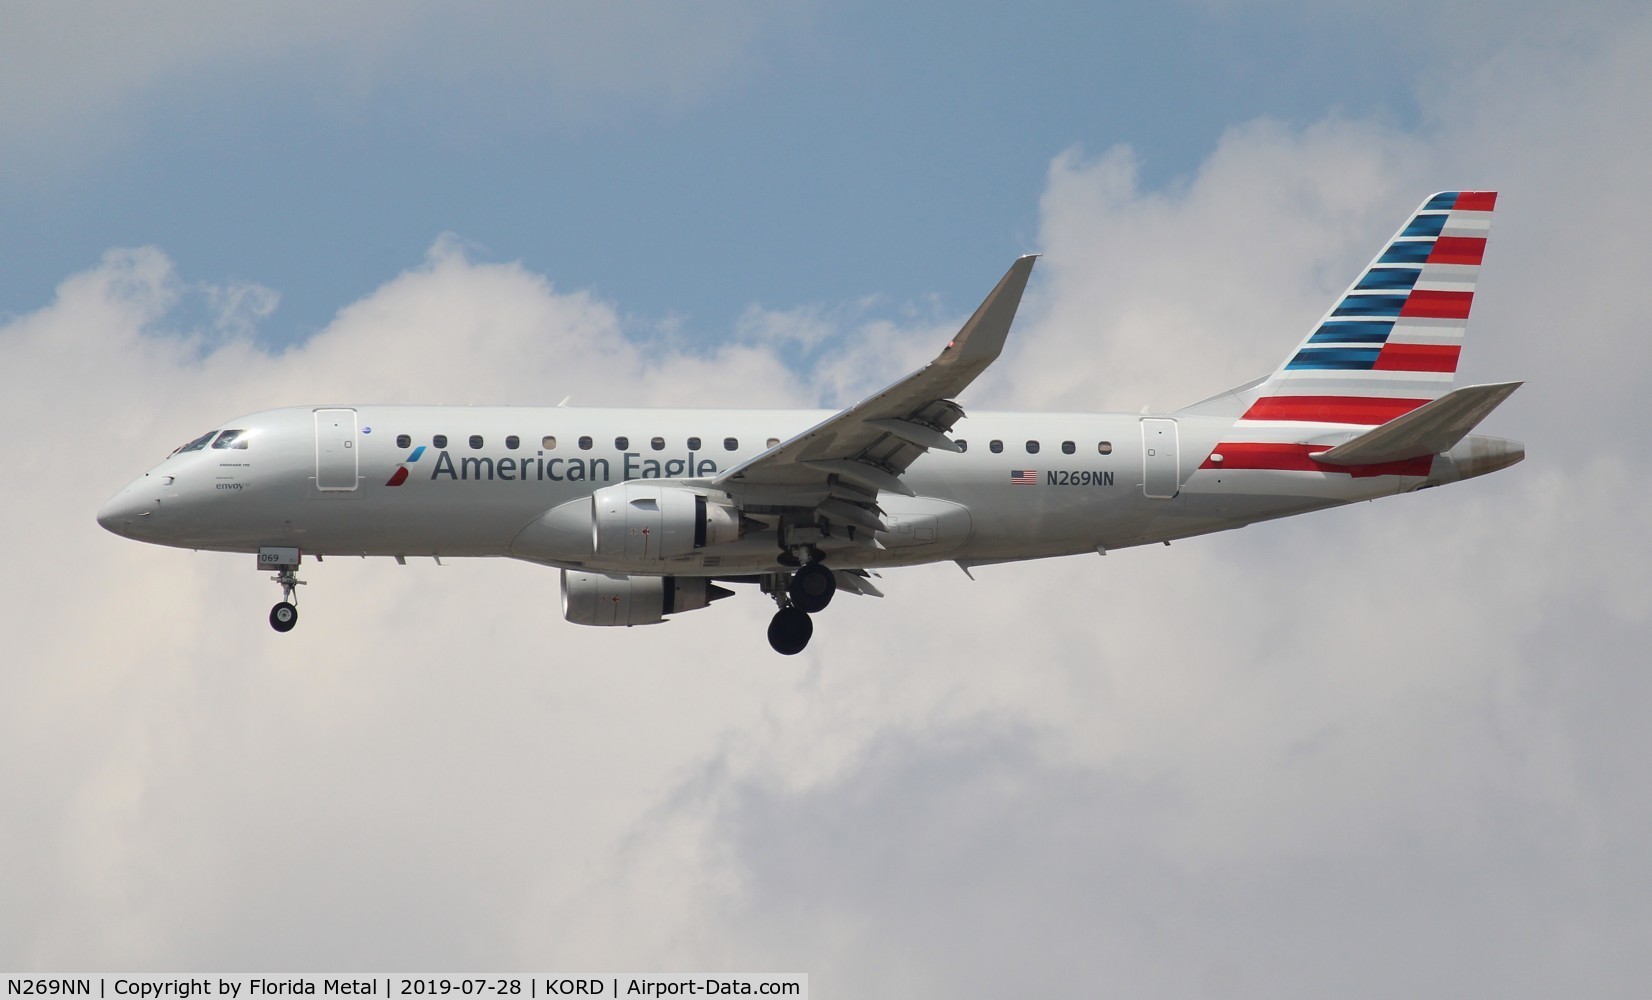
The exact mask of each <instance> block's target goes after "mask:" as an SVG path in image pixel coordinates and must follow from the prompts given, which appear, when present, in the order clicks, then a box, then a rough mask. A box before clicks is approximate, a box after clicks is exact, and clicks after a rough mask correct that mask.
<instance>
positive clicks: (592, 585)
mask: <svg viewBox="0 0 1652 1000" xmlns="http://www.w3.org/2000/svg"><path fill="white" fill-rule="evenodd" d="M732 593H733V591H731V590H725V589H724V588H722V587H719V586H717V585H716V584H714V583H712V582H711V581H710V580H708V579H706V578H705V577H703V576H617V575H612V574H608V573H584V572H581V571H579V570H572V569H565V570H563V571H562V617H564V618H566V619H568V620H569V621H571V622H573V623H574V624H575V625H654V624H657V623H658V622H660V621H661V620H662V619H664V618H665V616H666V615H672V614H676V613H678V612H680V611H698V610H699V609H701V608H703V607H706V606H707V605H709V604H710V603H711V602H712V601H715V600H718V599H719V598H723V597H728V596H729V595H730V594H732Z"/></svg>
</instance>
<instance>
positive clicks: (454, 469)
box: [384, 445, 718, 486]
mask: <svg viewBox="0 0 1652 1000" xmlns="http://www.w3.org/2000/svg"><path fill="white" fill-rule="evenodd" d="M424 453H425V446H424V445H420V446H419V447H417V448H414V449H413V451H412V453H411V454H409V455H408V456H407V458H406V459H404V460H403V461H402V463H401V464H400V465H398V466H397V467H396V471H395V472H393V473H391V475H390V479H389V481H387V482H386V483H385V484H384V485H386V486H400V485H402V484H403V483H405V482H407V480H408V477H409V475H410V474H411V473H410V472H409V470H408V466H410V465H413V464H415V463H417V462H418V461H419V459H420V458H422V457H423V456H424ZM615 464H616V463H615V462H614V461H613V460H611V459H607V458H578V457H574V458H561V457H553V458H546V457H545V453H544V452H543V451H540V452H535V453H534V454H533V455H531V456H530V455H523V456H520V457H518V456H514V455H511V456H506V457H503V458H493V457H490V456H486V455H466V456H464V457H463V458H460V459H458V460H457V461H455V460H454V458H453V456H452V455H451V454H449V453H448V452H447V451H446V450H442V451H438V452H437V453H436V461H435V462H434V463H433V464H432V466H431V469H430V478H431V479H432V480H436V479H451V480H454V481H456V482H494V481H502V482H517V483H525V482H553V483H563V482H568V483H587V482H596V483H610V482H613V481H614V478H615V477H614V465H615ZM618 464H619V466H620V472H621V474H622V475H621V476H620V479H621V480H622V481H623V480H631V479H677V478H691V479H697V478H703V477H705V476H714V475H716V474H717V472H718V468H717V463H716V462H715V461H713V460H712V459H709V458H702V457H700V456H699V455H697V454H696V453H694V452H692V451H691V452H688V453H687V455H686V456H679V457H675V458H652V457H644V456H643V454H642V453H641V452H635V451H627V452H623V453H621V455H620V458H619V460H618Z"/></svg>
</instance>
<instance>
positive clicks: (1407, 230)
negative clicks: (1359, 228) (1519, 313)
mask: <svg viewBox="0 0 1652 1000" xmlns="http://www.w3.org/2000/svg"><path fill="white" fill-rule="evenodd" d="M1496 204H1497V193H1496V192H1494V191H1448V192H1445V193H1442V194H1437V195H1435V196H1434V197H1432V198H1430V199H1428V200H1427V201H1425V202H1423V205H1422V207H1421V208H1419V209H1417V211H1416V213H1415V214H1414V215H1412V216H1411V221H1409V222H1407V223H1406V224H1405V226H1404V227H1403V228H1401V229H1400V231H1399V232H1398V233H1396V234H1395V235H1394V238H1393V239H1392V240H1390V241H1389V242H1388V244H1387V247H1386V249H1384V250H1383V251H1382V252H1381V253H1380V254H1378V255H1377V257H1376V259H1375V260H1373V261H1371V263H1370V264H1368V265H1366V267H1365V270H1364V271H1362V272H1361V273H1360V276H1359V278H1358V279H1356V280H1355V281H1354V283H1353V284H1352V285H1351V286H1349V288H1348V290H1347V291H1345V292H1343V293H1342V296H1341V297H1340V298H1338V299H1337V301H1336V304H1335V305H1333V306H1332V307H1331V310H1330V311H1329V312H1327V313H1326V314H1325V316H1324V318H1322V319H1321V320H1320V321H1319V324H1318V325H1317V326H1316V327H1315V328H1314V331H1313V332H1312V333H1310V334H1309V335H1308V338H1307V339H1306V340H1304V341H1303V342H1302V343H1301V345H1299V346H1298V347H1297V349H1296V351H1295V352H1294V353H1292V354H1291V356H1290V357H1289V358H1288V359H1286V361H1285V363H1284V364H1283V365H1281V366H1280V367H1279V368H1278V370H1276V371H1275V372H1274V373H1273V375H1271V376H1270V377H1269V378H1268V379H1267V380H1266V381H1265V382H1263V383H1262V385H1261V386H1259V387H1257V389H1256V393H1257V395H1256V398H1255V400H1254V401H1253V402H1252V403H1251V405H1250V407H1249V408H1248V409H1247V410H1246V411H1245V414H1244V418H1243V419H1246V420H1256V421H1264V420H1265V421H1285V422H1311V423H1335V424H1356V425H1364V426H1372V425H1376V424H1382V423H1386V422H1388V421H1390V420H1393V419H1394V418H1395V417H1398V416H1400V415H1402V414H1405V413H1409V412H1411V411H1412V410H1415V409H1416V408H1418V407H1419V406H1423V405H1424V404H1426V403H1429V402H1432V401H1433V400H1436V399H1439V398H1440V397H1441V396H1443V395H1445V394H1446V393H1447V392H1450V391H1451V385H1452V380H1453V378H1454V376H1455V375H1456V372H1457V356H1458V354H1459V353H1460V352H1461V351H1462V346H1463V332H1464V330H1465V329H1466V327H1467V325H1468V313H1469V307H1470V306H1471V305H1472V304H1473V302H1474V285H1475V281H1476V280H1477V279H1478V278H1479V276H1480V260H1481V258H1482V257H1483V256H1484V254H1485V250H1486V234H1487V232H1488V231H1489V230H1490V228H1491V213H1492V209H1493V207H1494V206H1495V205H1496Z"/></svg>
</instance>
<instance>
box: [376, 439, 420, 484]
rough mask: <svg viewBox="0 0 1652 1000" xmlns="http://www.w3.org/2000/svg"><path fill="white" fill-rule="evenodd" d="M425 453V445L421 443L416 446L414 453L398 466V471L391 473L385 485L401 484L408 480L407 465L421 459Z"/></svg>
mask: <svg viewBox="0 0 1652 1000" xmlns="http://www.w3.org/2000/svg"><path fill="white" fill-rule="evenodd" d="M423 454H424V445H422V444H421V445H419V446H418V447H417V448H414V449H413V454H411V455H409V456H407V458H406V460H404V461H403V462H402V464H400V465H398V466H396V471H395V472H392V473H391V474H390V481H389V482H387V483H385V484H384V485H386V486H400V485H401V484H402V483H405V482H407V467H408V466H409V465H412V464H413V463H414V462H417V461H418V460H419V457H420V456H422V455H423Z"/></svg>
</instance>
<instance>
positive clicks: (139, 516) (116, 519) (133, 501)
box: [98, 488, 160, 537]
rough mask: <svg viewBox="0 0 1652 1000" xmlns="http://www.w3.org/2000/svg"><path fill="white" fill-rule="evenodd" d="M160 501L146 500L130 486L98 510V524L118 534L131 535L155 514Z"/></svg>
mask: <svg viewBox="0 0 1652 1000" xmlns="http://www.w3.org/2000/svg"><path fill="white" fill-rule="evenodd" d="M159 506H160V503H159V501H156V500H145V499H144V498H143V497H142V496H141V495H140V494H138V493H135V492H134V491H133V490H131V489H130V488H128V489H124V490H121V491H120V492H119V493H117V494H115V496H114V497H112V498H111V499H110V500H109V502H108V503H106V504H104V505H103V506H102V507H101V508H100V509H99V510H98V524H100V525H102V526H103V527H104V529H105V530H107V531H112V532H114V533H115V534H117V535H121V536H124V537H130V536H131V535H132V534H133V533H134V532H136V531H138V530H140V526H141V525H142V524H143V522H144V521H146V520H147V519H148V518H150V517H153V516H154V512H155V510H156V508H158V507H159Z"/></svg>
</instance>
